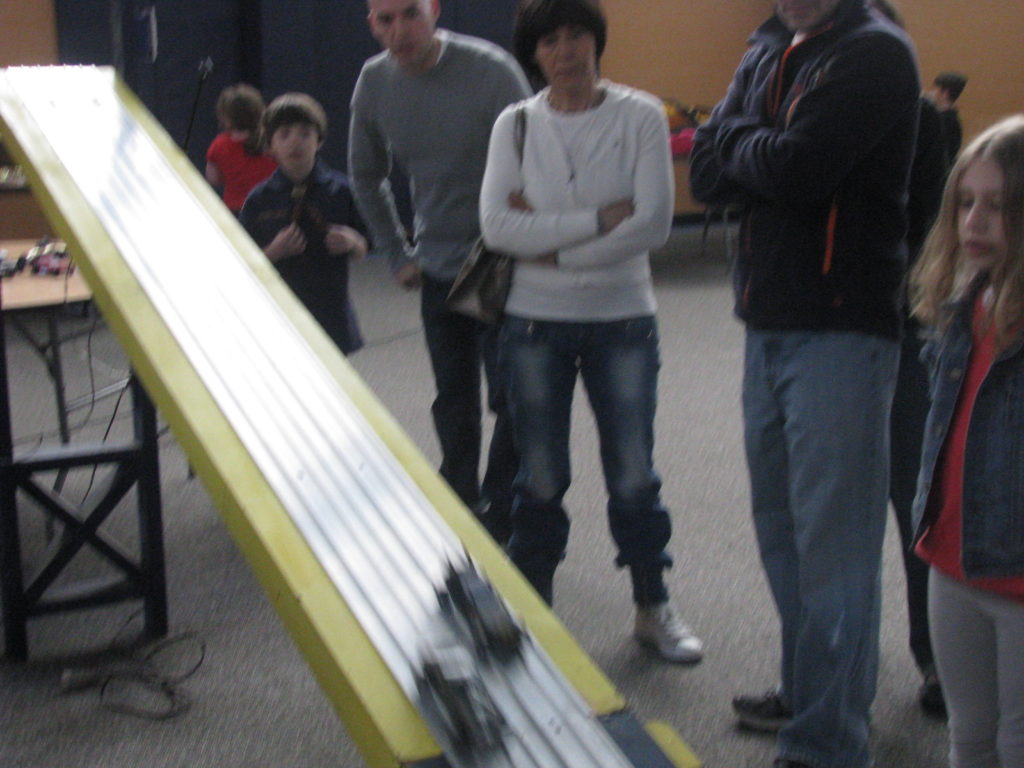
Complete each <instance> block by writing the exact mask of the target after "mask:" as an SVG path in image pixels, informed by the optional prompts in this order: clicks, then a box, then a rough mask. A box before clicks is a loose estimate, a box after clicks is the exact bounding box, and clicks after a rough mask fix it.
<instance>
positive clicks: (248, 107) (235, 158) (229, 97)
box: [205, 83, 277, 216]
mask: <svg viewBox="0 0 1024 768" xmlns="http://www.w3.org/2000/svg"><path fill="white" fill-rule="evenodd" d="M262 116H263V97H262V96H260V92H259V91H257V90H256V89H255V88H253V87H252V86H251V85H246V84H245V83H240V84H238V85H232V86H229V87H227V88H225V89H224V90H223V91H221V94H220V96H219V97H218V98H217V125H218V126H219V130H220V133H218V134H217V136H216V137H214V139H213V141H212V142H211V144H210V148H209V149H207V150H206V173H205V175H206V180H207V181H208V182H210V184H211V185H212V186H214V187H218V188H219V189H221V190H222V197H223V198H224V205H226V206H227V207H228V209H229V210H230V211H231V212H232V213H234V214H235V215H236V216H237V215H238V212H239V211H240V210H242V204H243V203H244V202H245V198H246V195H248V194H249V192H250V191H251V190H252V188H253V187H255V186H256V185H257V184H259V183H260V182H261V181H263V180H264V179H265V178H267V177H268V176H269V175H270V174H272V173H273V172H274V169H275V168H277V163H276V162H274V158H272V157H270V156H269V155H267V154H266V153H264V152H263V148H262V145H261V143H260V136H259V128H260V118H261V117H262Z"/></svg>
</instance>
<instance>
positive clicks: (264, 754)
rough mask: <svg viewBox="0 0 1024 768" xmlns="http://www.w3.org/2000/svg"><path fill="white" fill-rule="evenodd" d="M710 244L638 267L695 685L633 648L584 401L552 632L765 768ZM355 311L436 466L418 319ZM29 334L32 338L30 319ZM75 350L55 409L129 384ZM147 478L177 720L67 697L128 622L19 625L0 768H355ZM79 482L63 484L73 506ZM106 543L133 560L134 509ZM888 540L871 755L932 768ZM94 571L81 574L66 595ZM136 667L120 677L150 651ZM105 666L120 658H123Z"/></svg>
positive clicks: (93, 324)
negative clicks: (649, 307)
mask: <svg viewBox="0 0 1024 768" xmlns="http://www.w3.org/2000/svg"><path fill="white" fill-rule="evenodd" d="M725 241H726V240H725V237H724V233H723V232H722V231H721V230H718V229H712V231H711V233H710V237H709V239H708V243H707V247H706V248H702V246H701V238H700V231H699V228H698V229H690V228H687V229H679V230H677V231H675V232H674V233H673V236H672V238H671V239H670V241H669V243H668V245H667V246H666V247H665V248H664V249H663V250H662V251H661V252H659V253H658V254H657V255H656V256H655V258H654V259H653V269H654V274H655V281H656V287H657V293H658V300H659V304H660V309H659V322H660V327H661V336H662V357H663V366H662V371H661V378H660V398H659V410H658V417H657V455H656V461H657V465H658V468H659V471H660V472H661V474H662V476H663V479H664V500H665V502H666V504H667V505H668V506H669V508H670V510H671V512H672V517H673V523H674V535H673V539H672V542H671V545H670V550H671V553H672V555H673V556H674V558H675V567H674V568H673V569H672V570H671V571H670V572H669V581H670V589H671V591H672V595H673V600H674V602H675V604H676V605H677V607H678V609H679V611H680V613H681V614H682V615H683V616H684V618H685V619H686V621H687V622H688V623H689V624H691V625H692V627H693V628H694V630H695V631H696V632H697V633H698V634H700V635H701V637H703V639H704V640H705V643H706V648H707V654H706V658H705V660H704V661H703V662H702V663H701V664H699V665H696V666H692V667H680V666H673V665H669V664H665V663H662V662H660V661H658V660H656V659H654V658H652V657H651V656H649V655H648V654H647V653H645V652H644V651H642V650H641V649H640V648H638V647H636V646H635V645H634V643H633V642H632V641H631V639H630V630H631V622H632V609H631V605H630V597H629V585H628V579H627V578H626V576H625V575H624V574H623V573H621V572H619V571H617V570H616V569H615V567H614V566H613V563H612V559H613V550H612V546H611V543H610V539H609V536H608V533H607V524H606V521H605V515H604V503H605V501H604V499H605V497H604V489H603V483H602V478H601V472H600V465H599V461H598V456H597V451H596V441H595V438H594V434H595V433H594V425H593V421H592V419H591V417H590V414H589V411H588V409H587V407H586V399H585V394H584V393H583V392H582V390H581V391H578V392H577V405H576V409H575V415H574V421H573V435H572V450H573V457H572V459H573V472H574V482H573V486H572V488H571V490H570V492H569V495H568V498H567V505H568V508H569V510H570V512H571V514H572V517H573V531H572V538H571V542H570V547H569V554H568V557H567V559H566V561H565V563H564V565H563V566H562V567H561V568H560V570H559V572H558V576H557V580H556V593H555V601H556V603H555V611H556V613H557V614H558V616H559V617H560V618H561V619H562V621H563V622H564V623H565V624H566V625H567V626H568V628H569V629H570V631H571V632H572V633H573V634H574V635H575V637H576V638H577V639H578V640H579V642H580V643H581V645H582V646H583V648H584V649H585V650H586V651H587V653H589V654H590V655H591V656H592V657H593V658H594V659H595V660H596V662H597V663H598V664H599V665H600V666H601V667H602V668H603V669H604V670H605V672H606V673H607V675H608V676H609V677H610V678H611V680H612V681H613V683H614V684H615V685H616V686H617V687H618V688H619V690H620V691H621V692H622V693H623V694H624V696H625V697H626V698H627V700H628V701H629V702H630V703H631V705H632V707H633V708H634V710H635V711H636V712H637V714H638V715H639V716H640V717H641V718H642V719H644V720H649V719H659V720H664V721H666V722H668V723H669V724H671V725H672V726H673V727H674V728H675V729H676V730H677V731H678V733H679V734H680V735H681V736H682V737H683V739H684V740H685V741H686V742H687V743H688V744H689V745H690V747H691V748H692V749H693V750H694V752H696V753H697V755H698V756H699V757H700V758H701V759H702V760H703V762H704V765H705V766H707V768H767V767H768V766H770V764H771V760H772V756H773V742H772V739H771V738H769V737H764V736H759V735H755V734H751V733H747V732H744V731H741V730H738V729H737V728H736V726H735V724H734V722H733V719H732V717H731V714H730V708H729V701H730V699H731V697H732V696H733V695H735V694H737V693H741V692H746V693H750V692H757V691H761V690H766V689H768V688H769V687H771V686H772V685H773V684H774V682H775V675H776V667H777V645H778V626H777V621H776V618H775V614H774V609H773V607H772V605H771V601H770V598H769V595H768V591H767V588H766V586H765V582H764V578H763V576H762V572H761V568H760V565H759V563H758V560H757V555H756V550H755V545H754V537H753V531H752V528H751V524H750V519H749V509H748V499H747V494H748V487H747V479H746V470H745V465H744V460H743V455H742V446H741V432H740V414H739V378H740V368H741V344H742V328H741V327H740V325H739V324H738V323H737V322H736V321H735V320H734V319H733V317H732V315H731V299H730V288H729V277H728V267H727V263H726V259H725V256H724V244H725ZM353 295H354V299H355V302H356V305H357V308H358V311H359V314H360V319H361V321H362V325H363V328H364V332H365V335H366V337H367V340H368V346H367V348H366V349H364V350H363V351H361V352H359V353H358V354H357V355H355V356H354V357H353V358H352V363H353V365H354V366H355V368H356V369H357V370H358V371H359V372H360V373H361V375H362V376H363V377H364V378H365V379H366V380H367V382H368V383H369V384H370V386H371V387H372V388H373V389H374V390H375V391H376V392H377V394H378V396H379V397H380V398H381V400H382V401H383V402H384V403H385V405H386V406H387V407H388V408H390V409H391V410H392V412H393V413H394V415H395V416H396V418H397V419H398V421H399V422H400V423H401V424H402V425H404V427H405V428H406V430H407V431H408V432H409V434H410V436H411V437H412V439H413V440H414V441H415V442H416V443H417V444H418V445H419V446H420V447H421V448H422V450H423V451H424V453H425V454H426V455H427V457H428V458H429V459H430V460H431V461H435V462H436V460H437V459H438V450H437V445H436V440H435V438H434V435H433V430H432V426H431V422H430V417H429V406H430V401H431V397H432V384H431V377H430V373H429V366H428V361H427V357H426V353H425V350H424V346H423V339H422V333H421V331H420V327H419V320H418V299H417V297H416V295H415V294H412V293H405V292H403V291H401V290H400V289H399V288H397V287H396V286H394V285H393V284H392V283H391V282H390V280H389V278H388V275H387V271H386V269H385V268H384V266H383V265H382V264H381V263H380V262H379V261H376V260H371V261H369V262H367V263H365V264H362V265H358V266H356V268H355V269H354V271H353ZM24 320H25V322H27V323H29V324H30V325H32V324H35V326H36V327H38V326H39V324H40V319H39V318H36V317H31V316H27V317H25V318H24ZM63 325H64V327H65V329H69V330H81V331H83V332H84V335H82V336H80V337H79V338H77V339H75V340H74V341H70V342H68V343H67V344H66V345H65V361H66V365H67V367H68V390H69V392H68V394H69V398H71V399H72V400H75V399H77V398H84V400H85V401H88V400H89V399H90V398H89V394H90V392H92V391H95V390H96V389H98V388H100V387H103V386H105V385H106V384H109V383H112V382H116V381H119V380H121V379H123V378H124V376H125V375H126V372H127V365H126V362H125V359H124V355H123V354H122V353H121V351H120V350H119V349H118V347H117V344H116V342H114V340H113V339H112V337H111V334H110V333H109V331H108V330H107V329H106V328H105V326H104V325H103V323H102V321H101V320H100V321H97V320H95V319H94V318H91V317H78V316H69V317H65V318H64V319H63ZM8 366H9V370H10V373H11V387H12V412H13V417H14V424H15V433H16V438H17V441H18V445H19V447H20V449H21V450H31V448H32V447H33V446H35V445H37V444H42V443H47V442H52V441H53V439H54V431H53V430H54V427H53V425H54V424H55V422H54V407H53V403H52V390H50V389H49V386H48V381H47V378H46V375H45V371H44V369H43V367H42V364H41V363H40V361H39V360H38V358H37V357H36V356H35V355H34V353H33V352H32V350H31V349H30V348H29V347H28V346H27V345H26V344H25V342H24V341H23V340H22V339H21V338H20V337H19V335H18V334H16V333H12V332H11V331H10V330H8ZM129 411H130V409H129V408H128V405H127V403H126V402H121V403H118V402H117V398H116V397H108V398H103V399H101V400H99V401H97V402H96V403H95V404H93V405H91V406H84V407H82V408H79V409H77V410H76V411H75V412H74V413H73V414H72V418H71V420H72V423H73V424H74V425H75V426H76V433H75V439H76V440H91V439H101V438H102V437H103V435H104V432H105V431H107V429H108V427H109V431H110V437H109V439H118V438H123V437H124V436H125V435H127V434H128V433H129V431H130V418H129ZM161 474H162V493H163V504H164V521H165V531H166V533H165V535H166V550H167V575H168V588H169V599H170V621H171V633H172V634H171V639H172V640H173V641H174V642H172V643H171V644H170V645H168V646H166V647H164V648H162V649H158V651H159V652H158V653H156V655H155V656H154V657H153V658H152V660H151V662H152V664H153V665H154V666H156V667H158V668H160V669H161V670H162V671H164V672H165V673H166V674H168V675H174V674H176V673H178V672H183V671H187V670H190V669H191V668H193V667H195V666H196V665H198V668H197V669H195V671H194V672H193V673H192V674H191V675H190V676H189V677H188V678H187V679H185V680H183V681H180V682H178V683H176V684H175V685H174V690H175V691H176V694H177V695H178V697H179V698H178V700H177V701H178V703H180V704H181V705H182V707H183V709H184V711H182V712H181V713H180V714H178V715H177V716H175V717H171V718H167V719H150V718H142V717H138V716H133V715H130V714H125V713H122V712H118V711H115V709H114V708H116V706H117V705H118V704H125V703H127V704H131V705H132V706H135V707H139V708H142V709H144V710H146V711H147V712H151V713H156V712H159V711H161V708H162V707H165V706H166V700H165V699H164V698H163V697H161V696H154V695H151V694H148V693H147V692H146V691H145V690H141V689H132V688H129V687H127V685H126V686H125V687H124V688H123V689H118V688H117V687H116V686H108V688H107V690H106V692H105V694H104V695H103V696H101V694H100V691H99V690H97V689H96V688H95V687H92V688H85V689H83V690H79V691H70V692H69V691H64V690H62V685H61V680H62V675H65V674H66V673H67V672H68V670H79V669H89V668H90V667H91V666H92V667H95V665H97V664H106V663H110V658H111V656H110V649H111V648H123V647H124V646H125V645H126V642H127V641H128V640H129V639H130V638H131V637H132V636H133V634H134V632H135V631H137V629H138V623H139V619H138V616H137V615H136V611H137V606H136V605H132V604H123V605H120V606H116V607H111V608H106V609H103V610H99V611H83V612H76V613H66V614H60V615H55V616H51V617H46V618H42V619H36V620H33V622H32V624H31V632H30V644H31V658H30V661H29V662H28V663H25V664H18V663H13V662H10V661H4V662H0V766H4V767H5V768H67V767H71V766H74V767H76V768H77V767H79V766H80V767H82V768H128V767H129V766H130V767H132V768H135V767H141V766H146V767H148V768H172V767H173V768H243V767H244V768H255V767H257V766H261V767H262V766H290V767H292V766H293V767H295V768H306V767H308V768H313V767H317V768H320V767H326V766H331V767H332V768H349V767H352V768H355V767H356V766H361V765H363V762H362V761H361V759H360V757H359V755H358V753H357V752H356V751H355V749H354V747H353V746H352V743H351V741H350V740H349V738H348V735H347V734H346V732H345V730H344V727H343V726H342V724H341V723H340V722H339V720H338V719H337V717H336V716H335V715H334V713H333V710H332V709H331V708H330V707H329V705H328V704H327V702H326V700H325V698H324V697H323V695H322V694H321V692H320V690H319V688H318V687H317V685H316V683H315V681H314V680H313V677H312V675H311V674H310V672H309V670H308V669H307V667H306V665H305V663H304V662H303V660H302V658H301V656H300V655H299V654H298V653H297V651H296V650H295V648H294V646H293V645H292V643H291V641H290V639H289V638H288V636H287V634H286V632H285V631H284V629H283V627H282V625H281V624H280V622H279V621H278V619H277V617H276V615H275V614H274V612H273V610H272V609H271V607H270V605H269V603H268V602H267V600H266V599H265V597H264V595H263V593H262V592H261V591H260V588H259V587H258V585H257V584H256V582H255V580H254V578H253V577H252V575H251V573H250V572H249V569H248V566H247V564H246V563H245V561H244V559H243V558H242V557H241V555H240V554H239V552H238V550H237V549H236V548H235V546H234V544H233V542H232V541H231V539H230V537H229V536H228V534H227V532H226V530H225V528H224V527H223V525H222V524H221V522H220V520H219V518H218V515H217V511H216V510H215V509H214V508H213V506H212V505H211V503H210V501H209V499H208V497H207V495H206V494H205V492H204V490H203V488H202V485H201V483H200V482H199V481H198V480H196V479H192V478H190V477H189V472H188V464H187V461H186V459H185V457H184V456H183V454H182V452H181V450H180V448H179V447H178V446H177V444H176V443H175V442H174V440H173V436H171V435H170V434H165V435H164V436H162V437H161ZM90 475H91V473H89V472H85V471H78V472H76V473H74V474H73V475H72V476H70V477H69V478H68V481H67V488H68V493H69V494H71V495H72V496H73V495H74V494H76V493H81V494H83V495H84V493H85V492H86V490H87V489H88V487H89V485H90V482H92V478H91V476H90ZM20 517H21V525H22V531H23V536H24V539H25V550H26V554H27V558H28V559H29V560H31V557H32V555H33V554H34V553H36V552H38V550H39V549H40V548H41V547H42V546H43V545H44V544H45V540H46V532H45V528H44V526H43V524H42V522H41V516H40V515H39V514H38V512H37V511H36V510H34V509H33V508H32V507H31V505H30V504H27V503H25V504H22V511H21V515H20ZM105 530H109V531H110V532H111V533H112V534H113V535H115V536H118V537H120V538H122V539H123V540H125V541H128V542H131V541H132V540H133V536H134V535H135V534H134V521H133V519H132V510H131V507H128V508H126V509H124V510H119V511H118V513H116V514H115V515H114V516H113V517H112V518H111V520H110V521H109V522H108V523H107V524H106V526H105ZM899 561H900V557H899V552H898V543H897V537H896V534H895V529H894V528H893V527H892V526H891V525H890V530H889V532H888V535H887V542H886V553H885V569H884V574H883V578H884V591H885V602H884V607H883V629H882V654H881V669H880V674H879V685H878V696H877V699H876V703H875V707H874V729H873V737H872V738H873V748H874V753H875V758H876V762H877V765H878V766H881V767H884V768H940V766H943V765H945V764H946V763H945V758H944V755H945V752H946V749H947V739H946V732H945V727H944V725H943V724H941V723H938V722H935V721H933V720H929V719H927V718H926V717H925V716H924V715H923V714H922V713H921V712H920V710H919V709H918V707H917V704H916V698H915V696H916V690H917V686H918V683H919V678H918V674H917V671H916V669H915V668H914V665H913V662H912V659H911V657H910V653H909V651H908V648H907V639H906V638H907V627H906V618H905V608H904V581H903V575H902V571H901V566H900V562H899ZM99 569H100V567H99V566H98V565H97V564H96V562H95V561H93V560H92V559H90V558H89V557H88V556H82V557H80V558H78V560H76V561H75V562H74V563H73V566H72V567H71V568H70V569H69V577H71V578H85V577H88V576H91V575H94V574H95V573H96V572H98V571H99ZM152 650H153V649H151V648H145V647H143V648H135V649H134V653H135V654H136V655H138V654H141V653H145V652H147V651H152ZM117 658H121V657H120V656H119V657H117Z"/></svg>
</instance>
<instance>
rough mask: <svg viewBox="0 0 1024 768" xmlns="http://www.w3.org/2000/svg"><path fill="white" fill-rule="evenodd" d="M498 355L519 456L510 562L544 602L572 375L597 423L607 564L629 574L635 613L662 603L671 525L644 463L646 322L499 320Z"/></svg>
mask: <svg viewBox="0 0 1024 768" xmlns="http://www.w3.org/2000/svg"><path fill="white" fill-rule="evenodd" d="M500 354H501V356H502V361H503V363H502V369H503V370H504V371H505V373H506V376H507V377H508V388H507V394H508V398H509V405H510V412H511V416H512V424H513V429H514V430H515V438H516V444H517V446H518V448H519V455H520V464H519V473H518V474H517V475H516V480H515V483H514V486H513V488H514V492H515V497H514V501H513V506H512V539H511V541H510V542H509V555H510V556H511V558H512V560H513V562H515V563H516V565H517V566H518V567H519V569H520V570H521V571H522V572H523V575H525V576H526V578H527V579H528V580H529V581H530V583H531V584H533V586H534V588H535V589H536V590H537V591H538V592H539V593H540V594H541V596H542V597H544V598H545V599H546V600H547V601H548V602H549V603H550V602H551V598H552V595H551V591H552V579H553V577H554V572H555V568H556V567H557V566H558V563H559V562H560V561H561V559H562V558H563V557H564V555H565V547H566V543H567V542H568V539H569V516H568V515H567V514H566V511H565V508H564V506H563V505H562V499H563V497H564V496H565V492H566V491H567V490H568V488H569V483H570V480H571V476H570V462H569V428H570V416H571V411H572V400H573V392H574V390H575V387H576V378H577V375H579V376H580V377H581V378H582V380H583V384H584V387H585V388H586V392H587V397H588V399H589V401H590V407H591V409H592V410H593V413H594V418H595V421H596V422H597V431H598V438H599V440H600V450H601V464H602V466H603V469H604V478H605V486H606V488H607V491H608V519H609V524H610V527H611V533H612V538H613V539H614V541H615V544H616V545H617V547H618V557H617V558H616V561H615V562H616V564H617V565H619V566H629V567H630V569H631V573H632V576H633V597H634V600H635V601H636V603H637V604H638V605H656V604H658V603H662V602H664V601H665V600H667V599H668V595H667V593H666V591H665V586H664V583H663V580H662V570H663V569H664V568H666V567H668V566H669V565H671V559H670V558H669V556H668V554H667V553H666V552H665V546H666V544H667V543H668V540H669V537H670V535H671V522H670V520H669V515H668V512H667V511H666V510H665V508H664V507H663V506H662V505H661V499H660V490H661V479H660V478H659V477H658V475H657V473H656V472H655V471H654V464H653V450H654V412H655V407H656V401H657V386H658V385H657V380H658V369H659V367H660V358H659V353H658V330H657V323H656V321H655V319H654V318H653V317H639V318H632V319H628V320H618V321H612V322H555V321H540V320H527V319H523V318H518V317H506V318H505V320H504V323H503V326H502V338H501V353H500Z"/></svg>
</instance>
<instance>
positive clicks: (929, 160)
mask: <svg viewBox="0 0 1024 768" xmlns="http://www.w3.org/2000/svg"><path fill="white" fill-rule="evenodd" d="M871 5H872V7H874V8H875V9H876V10H877V11H879V12H880V13H882V14H883V15H884V16H885V17H886V18H887V19H889V20H890V21H892V22H893V23H894V24H896V25H897V26H899V27H900V28H901V29H903V28H904V22H903V18H902V16H901V15H900V14H899V12H898V11H897V10H896V7H895V6H894V5H893V4H892V3H891V2H889V0H871ZM919 104H920V109H921V112H920V115H919V116H918V122H917V144H916V146H915V149H914V160H913V163H912V164H911V166H910V185H909V188H908V190H907V193H908V199H907V252H908V254H907V255H908V265H909V266H911V267H912V266H913V265H914V263H915V262H916V261H917V256H918V254H919V253H920V252H921V247H922V246H923V245H924V240H925V237H927V236H928V231H929V230H930V229H931V226H932V222H934V221H935V216H936V214H938V212H939V205H940V204H941V202H942V189H943V186H944V185H945V182H946V173H947V171H948V170H949V162H948V160H947V159H946V142H945V139H944V137H943V135H942V124H941V122H940V119H939V113H938V111H937V110H936V109H935V105H934V104H932V102H931V100H930V99H928V98H926V97H924V96H922V97H921V98H920V102H919ZM902 314H903V341H902V342H901V347H900V368H899V374H898V375H897V378H896V395H895V396H894V397H893V401H892V415H891V416H890V417H889V427H890V431H891V433H892V446H891V454H890V463H889V499H890V501H891V502H892V508H893V512H894V513H895V515H896V526H897V530H898V532H899V536H900V552H901V553H902V555H903V573H904V575H905V576H906V586H907V620H908V623H909V626H910V652H911V654H912V655H913V657H914V662H915V663H916V664H917V668H918V670H919V671H920V672H921V678H922V681H921V687H920V688H919V689H918V697H917V698H918V702H919V703H920V705H921V708H922V709H923V710H924V711H925V712H926V713H927V714H929V715H932V716H935V717H945V714H946V707H945V704H944V703H943V700H942V686H941V685H940V683H939V676H938V673H937V672H936V671H935V656H934V654H933V653H932V646H931V632H930V630H929V627H928V566H927V565H925V563H924V562H922V561H921V559H920V558H919V557H917V555H915V554H914V526H913V508H914V495H915V493H916V492H917V475H918V472H919V471H920V469H921V441H922V440H923V438H924V423H925V419H926V418H927V416H928V406H929V399H928V372H927V371H926V370H925V367H924V363H922V362H921V347H922V344H923V342H922V340H921V327H920V325H919V324H918V322H917V321H916V320H915V319H914V318H913V317H912V316H911V314H910V308H909V305H908V302H907V301H904V302H903V313H902Z"/></svg>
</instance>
